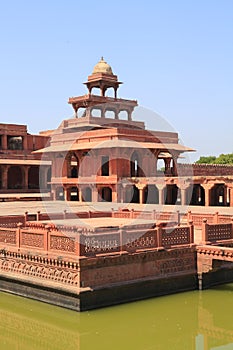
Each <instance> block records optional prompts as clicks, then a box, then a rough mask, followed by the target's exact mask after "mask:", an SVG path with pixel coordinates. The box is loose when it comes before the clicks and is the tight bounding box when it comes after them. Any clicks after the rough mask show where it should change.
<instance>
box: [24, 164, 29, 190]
mask: <svg viewBox="0 0 233 350" xmlns="http://www.w3.org/2000/svg"><path fill="white" fill-rule="evenodd" d="M23 170H24V171H23V174H24V178H23V188H24V189H26V190H27V189H28V172H29V167H28V166H24V167H23Z"/></svg>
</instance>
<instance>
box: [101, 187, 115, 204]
mask: <svg viewBox="0 0 233 350" xmlns="http://www.w3.org/2000/svg"><path fill="white" fill-rule="evenodd" d="M100 195H101V199H102V201H105V202H112V189H111V188H110V187H102V188H101V189H100Z"/></svg>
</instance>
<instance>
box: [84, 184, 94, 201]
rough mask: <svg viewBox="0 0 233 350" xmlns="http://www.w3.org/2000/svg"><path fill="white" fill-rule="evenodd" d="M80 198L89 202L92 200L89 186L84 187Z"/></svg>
mask: <svg viewBox="0 0 233 350" xmlns="http://www.w3.org/2000/svg"><path fill="white" fill-rule="evenodd" d="M82 197H83V198H82V199H83V201H84V202H91V201H92V191H91V188H90V187H85V188H84V189H83V193H82Z"/></svg>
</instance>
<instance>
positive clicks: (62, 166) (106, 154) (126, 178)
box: [35, 59, 233, 206]
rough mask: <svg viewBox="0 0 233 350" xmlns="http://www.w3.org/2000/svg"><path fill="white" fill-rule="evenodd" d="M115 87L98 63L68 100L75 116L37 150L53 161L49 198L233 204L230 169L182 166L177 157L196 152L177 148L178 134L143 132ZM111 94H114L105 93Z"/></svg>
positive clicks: (108, 72) (107, 69)
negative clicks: (83, 90)
mask: <svg viewBox="0 0 233 350" xmlns="http://www.w3.org/2000/svg"><path fill="white" fill-rule="evenodd" d="M120 84H121V82H119V81H118V78H117V76H116V75H114V74H113V72H112V68H111V67H110V66H109V65H108V64H107V63H106V62H105V61H104V60H103V59H101V60H100V62H99V63H98V64H97V65H96V66H95V67H94V70H93V72H92V74H91V75H90V76H88V80H87V82H86V83H85V85H86V86H87V89H88V93H87V94H86V95H84V96H79V97H71V98H70V99H69V103H70V104H71V105H72V107H73V109H74V112H75V117H74V118H72V119H68V120H64V121H63V122H62V123H61V125H60V126H59V128H58V129H57V130H56V131H54V133H53V135H52V136H51V140H50V146H49V147H46V148H44V149H42V150H39V151H37V152H35V153H41V152H42V153H43V155H46V156H48V158H49V159H51V161H52V171H51V172H52V178H51V193H52V198H53V199H56V200H59V199H65V200H74V201H89V202H91V201H93V202H98V201H108V202H119V203H121V202H133V203H150V204H189V203H190V204H191V205H206V206H209V205H216V206H221V205H222V206H229V205H230V206H233V167H232V166H206V165H194V166H191V165H184V164H179V163H178V162H177V160H178V158H179V157H180V155H181V154H182V153H183V152H187V151H193V150H192V149H191V148H188V147H185V146H183V145H181V144H179V142H178V134H177V133H175V132H162V131H154V130H153V131H152V130H147V129H145V124H144V122H139V121H135V120H133V110H134V108H135V107H136V106H137V101H135V100H127V99H122V98H118V97H117V91H118V88H119V85H120ZM94 88H95V90H96V89H98V90H99V92H100V94H99V95H94V94H93V93H92V91H93V89H94ZM109 89H113V90H114V97H108V96H106V92H107V91H108V90H109ZM159 159H163V161H164V169H165V170H164V172H161V171H160V170H158V169H157V163H158V160H159Z"/></svg>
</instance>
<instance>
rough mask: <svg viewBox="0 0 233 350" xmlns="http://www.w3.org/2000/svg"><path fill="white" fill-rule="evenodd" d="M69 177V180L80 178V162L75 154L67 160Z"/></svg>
mask: <svg viewBox="0 0 233 350" xmlns="http://www.w3.org/2000/svg"><path fill="white" fill-rule="evenodd" d="M67 167H68V169H67V175H68V177H69V178H78V173H79V161H78V157H77V156H76V155H75V154H70V155H69V156H68V159H67Z"/></svg>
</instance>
